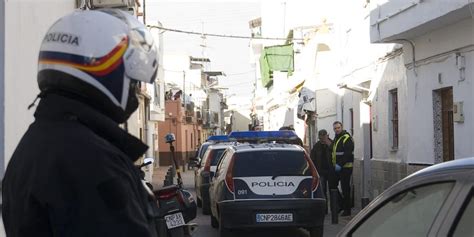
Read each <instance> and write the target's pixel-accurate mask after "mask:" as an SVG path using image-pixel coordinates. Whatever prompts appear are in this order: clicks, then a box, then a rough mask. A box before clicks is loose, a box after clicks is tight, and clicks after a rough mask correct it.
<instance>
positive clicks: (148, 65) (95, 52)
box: [38, 9, 159, 122]
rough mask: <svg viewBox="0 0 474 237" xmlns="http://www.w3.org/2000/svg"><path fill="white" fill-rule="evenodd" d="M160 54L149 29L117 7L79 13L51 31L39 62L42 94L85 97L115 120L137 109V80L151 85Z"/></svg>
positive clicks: (120, 119) (44, 41) (65, 19)
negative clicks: (61, 92) (51, 92)
mask: <svg viewBox="0 0 474 237" xmlns="http://www.w3.org/2000/svg"><path fill="white" fill-rule="evenodd" d="M158 58H159V57H158V51H157V48H156V45H155V43H154V41H153V37H152V36H151V34H150V32H149V31H148V29H146V27H145V26H144V25H143V24H142V23H140V22H139V21H138V20H137V19H136V18H134V17H133V16H132V15H130V14H129V13H127V12H124V11H121V10H116V9H101V10H94V11H75V12H73V13H71V14H69V15H66V16H64V17H62V18H61V19H59V20H58V21H56V22H55V23H54V24H53V25H52V26H51V27H50V28H49V30H48V31H47V33H46V36H45V37H44V39H43V42H42V44H41V49H40V53H39V59H38V85H39V87H40V90H41V91H42V92H46V93H47V92H48V91H58V90H60V91H66V92H69V93H73V94H75V95H76V96H80V97H83V98H86V99H87V100H92V101H89V102H91V103H92V104H94V106H96V107H98V108H100V109H101V110H103V112H104V113H106V114H107V115H109V116H110V117H111V118H112V119H114V120H115V121H117V122H124V121H125V120H126V119H127V118H128V117H129V116H130V114H131V113H133V111H135V110H136V108H137V106H138V99H137V98H136V85H137V83H138V81H141V82H146V83H152V82H153V81H154V79H155V77H156V72H157V69H158V64H159V62H158Z"/></svg>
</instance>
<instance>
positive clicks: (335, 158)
mask: <svg viewBox="0 0 474 237" xmlns="http://www.w3.org/2000/svg"><path fill="white" fill-rule="evenodd" d="M333 129H334V133H335V134H336V136H335V137H334V140H333V144H332V153H331V154H332V156H331V160H332V162H331V163H332V166H333V169H334V173H333V174H334V175H332V176H331V177H330V180H329V187H330V188H331V189H337V186H338V184H339V182H340V183H341V189H342V208H343V210H344V212H343V213H342V215H341V216H350V215H351V208H352V199H351V185H350V182H351V177H352V164H353V162H354V141H353V139H352V137H351V135H350V134H349V133H348V132H347V131H346V130H343V127H342V123H341V122H339V121H336V122H334V123H333Z"/></svg>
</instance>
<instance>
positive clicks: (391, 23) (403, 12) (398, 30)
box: [370, 0, 474, 43]
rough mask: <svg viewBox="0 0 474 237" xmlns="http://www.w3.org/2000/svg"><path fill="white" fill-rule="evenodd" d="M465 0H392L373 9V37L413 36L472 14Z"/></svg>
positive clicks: (378, 39) (386, 39)
mask: <svg viewBox="0 0 474 237" xmlns="http://www.w3.org/2000/svg"><path fill="white" fill-rule="evenodd" d="M469 5H471V7H473V8H474V3H468V1H466V0H449V1H447V0H444V1H426V0H391V1H387V2H385V3H383V4H382V5H380V6H378V7H376V8H374V9H373V10H372V11H371V13H370V41H371V42H372V43H383V42H391V41H394V40H396V39H412V38H415V37H418V36H421V35H424V34H426V33H428V32H431V31H433V30H435V29H437V28H441V27H444V26H447V25H450V24H453V23H455V22H458V21H460V20H463V19H466V18H470V17H471V12H470V9H469Z"/></svg>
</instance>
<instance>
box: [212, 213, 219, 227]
mask: <svg viewBox="0 0 474 237" xmlns="http://www.w3.org/2000/svg"><path fill="white" fill-rule="evenodd" d="M211 226H212V228H216V229H217V228H218V227H219V222H218V221H217V218H215V217H214V215H212V213H211Z"/></svg>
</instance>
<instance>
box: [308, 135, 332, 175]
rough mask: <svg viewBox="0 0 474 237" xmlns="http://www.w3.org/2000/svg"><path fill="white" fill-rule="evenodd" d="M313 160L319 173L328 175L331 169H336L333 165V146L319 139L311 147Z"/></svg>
mask: <svg viewBox="0 0 474 237" xmlns="http://www.w3.org/2000/svg"><path fill="white" fill-rule="evenodd" d="M310 156H311V160H312V161H313V163H314V165H315V166H316V169H317V170H318V173H319V175H322V176H327V175H328V174H329V172H330V171H332V170H334V168H332V165H331V148H330V147H329V146H328V145H326V144H324V143H322V142H321V141H318V142H316V143H315V144H314V146H313V149H311V154H310Z"/></svg>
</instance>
